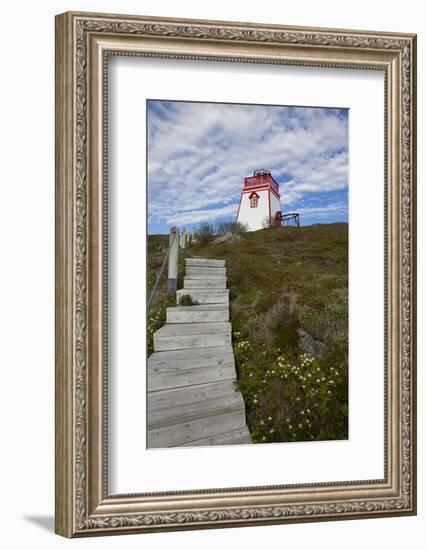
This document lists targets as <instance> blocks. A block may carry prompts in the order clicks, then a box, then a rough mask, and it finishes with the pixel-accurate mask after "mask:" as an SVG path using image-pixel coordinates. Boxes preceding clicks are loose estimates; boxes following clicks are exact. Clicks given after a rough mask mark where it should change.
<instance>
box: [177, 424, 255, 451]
mask: <svg viewBox="0 0 427 550" xmlns="http://www.w3.org/2000/svg"><path fill="white" fill-rule="evenodd" d="M251 443H252V439H251V434H250V433H249V430H248V428H247V427H246V426H245V427H244V428H240V429H238V430H233V431H231V432H227V433H221V434H219V435H214V436H212V437H205V438H203V439H197V440H196V441H189V442H188V443H184V444H183V445H180V446H181V447H208V446H212V445H245V444H251Z"/></svg>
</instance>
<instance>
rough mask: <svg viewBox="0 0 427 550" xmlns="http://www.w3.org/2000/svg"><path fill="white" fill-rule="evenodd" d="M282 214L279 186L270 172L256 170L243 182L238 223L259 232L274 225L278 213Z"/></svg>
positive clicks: (249, 229)
mask: <svg viewBox="0 0 427 550" xmlns="http://www.w3.org/2000/svg"><path fill="white" fill-rule="evenodd" d="M278 212H279V213H280V214H281V208H280V191H279V185H278V183H277V182H276V180H275V179H274V178H273V176H272V175H271V172H269V171H268V170H255V172H254V175H253V176H251V177H248V178H245V179H244V180H243V188H242V192H241V194H240V204H239V210H238V212H237V222H238V223H242V224H244V225H246V226H247V228H248V231H257V230H258V229H262V228H263V227H268V226H270V225H274V220H275V218H276V214H277V213H278Z"/></svg>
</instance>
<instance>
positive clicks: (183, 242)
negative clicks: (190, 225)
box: [180, 227, 187, 248]
mask: <svg viewBox="0 0 427 550" xmlns="http://www.w3.org/2000/svg"><path fill="white" fill-rule="evenodd" d="M180 245H181V248H185V247H186V246H187V231H186V229H185V227H184V229H183V230H182V232H181V237H180Z"/></svg>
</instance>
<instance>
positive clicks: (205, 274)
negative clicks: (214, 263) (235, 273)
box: [185, 266, 226, 279]
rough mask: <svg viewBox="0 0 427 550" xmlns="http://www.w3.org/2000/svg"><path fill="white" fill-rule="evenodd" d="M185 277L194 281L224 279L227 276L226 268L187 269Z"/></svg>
mask: <svg viewBox="0 0 427 550" xmlns="http://www.w3.org/2000/svg"><path fill="white" fill-rule="evenodd" d="M185 276H186V277H191V278H192V279H217V278H219V279H223V278H224V277H225V276H226V269H225V267H190V266H188V267H186V268H185Z"/></svg>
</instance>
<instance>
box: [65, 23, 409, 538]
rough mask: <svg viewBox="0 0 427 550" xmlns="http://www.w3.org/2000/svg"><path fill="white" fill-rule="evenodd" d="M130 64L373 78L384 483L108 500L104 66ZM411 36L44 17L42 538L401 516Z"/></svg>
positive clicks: (405, 506) (404, 499)
mask: <svg viewBox="0 0 427 550" xmlns="http://www.w3.org/2000/svg"><path fill="white" fill-rule="evenodd" d="M109 55H140V56H149V57H169V58H171V57H172V58H185V59H200V60H207V61H210V62H212V61H230V62H246V63H285V64H297V65H302V66H317V67H319V66H320V67H346V68H349V69H358V68H369V69H373V70H383V71H384V73H385V120H386V139H385V162H386V182H385V184H386V193H387V200H386V202H387V205H388V206H387V208H386V211H385V218H386V219H385V223H386V235H387V237H386V243H385V246H386V264H387V265H386V266H385V272H386V273H387V279H386V288H387V290H386V292H387V296H386V303H387V304H388V307H387V311H386V312H385V316H386V337H387V338H386V340H387V341H386V356H387V364H386V367H385V381H386V390H387V391H386V426H385V434H386V438H385V439H386V448H385V472H386V475H385V478H384V479H383V480H367V481H364V482H354V481H349V482H347V483H323V484H304V485H299V486H280V487H247V488H236V489H224V490H213V491H212V490H200V491H193V492H190V491H183V492H170V493H150V494H134V495H108V489H107V476H106V468H107V459H108V457H107V453H106V439H107V404H106V379H107V377H106V338H105V333H106V330H105V328H106V318H105V317H106V315H105V311H106V289H105V267H106V261H107V259H106V248H105V241H106V233H105V216H106V213H105V204H106V196H105V195H106V190H105V189H106V188H105V181H106V176H107V174H106V162H105V160H106V133H105V126H106V97H107V89H106V71H107V68H106V67H107V63H106V59H107V58H108V56H109ZM415 87H416V37H415V36H414V35H408V34H392V33H374V32H366V31H347V30H331V29H307V28H302V27H301V28H297V27H281V26H269V25H256V24H248V23H232V22H215V21H193V20H177V19H163V18H149V17H136V16H122V15H103V14H86V13H71V12H69V13H66V14H62V15H59V16H57V18H56V120H57V125H56V235H57V238H56V258H57V259H56V319H57V321H56V514H55V515H56V532H57V533H59V534H61V535H64V536H67V537H74V536H88V535H97V534H98V535H99V534H116V533H127V532H145V531H161V530H174V529H195V528H206V527H225V526H237V525H246V526H247V525H256V524H265V523H284V522H290V521H292V522H296V521H314V520H330V519H348V518H357V517H378V516H390V515H408V514H414V513H415V510H416V465H415V455H416V426H415V408H416V407H415V350H416V341H415V304H416V301H415V298H416V296H415V291H416V285H415V282H416V279H415V276H416V273H415V267H416V265H415V249H416V241H415V238H416V235H415V223H416V219H415V206H416V196H415V175H416V173H415V169H416V168H415V163H416V159H415V149H416V147H415V145H416V143H415V118H416V94H415Z"/></svg>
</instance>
